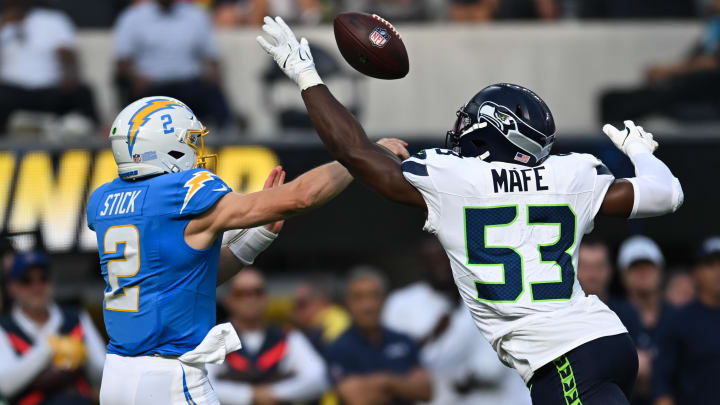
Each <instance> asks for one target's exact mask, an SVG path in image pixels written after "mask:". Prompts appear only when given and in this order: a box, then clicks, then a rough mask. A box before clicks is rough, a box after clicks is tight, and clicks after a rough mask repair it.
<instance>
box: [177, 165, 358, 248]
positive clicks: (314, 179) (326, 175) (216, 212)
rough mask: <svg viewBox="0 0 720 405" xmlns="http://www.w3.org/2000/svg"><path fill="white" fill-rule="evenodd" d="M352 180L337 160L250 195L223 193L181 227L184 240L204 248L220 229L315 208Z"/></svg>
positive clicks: (256, 223) (242, 226) (261, 222)
mask: <svg viewBox="0 0 720 405" xmlns="http://www.w3.org/2000/svg"><path fill="white" fill-rule="evenodd" d="M351 181H352V176H350V173H348V171H347V170H346V169H345V168H344V167H343V166H342V165H341V164H339V163H337V162H332V163H327V164H325V165H322V166H320V167H316V168H315V169H312V170H310V171H309V172H307V173H304V174H302V175H301V176H300V177H298V178H297V179H295V180H293V181H291V182H290V183H287V184H281V185H278V186H277V187H272V188H269V189H265V190H262V191H258V192H255V193H250V194H239V193H228V194H225V195H224V196H223V197H222V198H220V200H218V202H217V203H216V204H215V205H213V207H212V208H210V209H209V210H207V211H206V212H204V213H203V214H201V215H199V216H198V217H196V218H194V219H193V220H192V221H190V222H189V223H188V225H187V226H186V227H185V241H186V242H187V243H188V245H190V246H191V247H192V248H194V249H206V248H208V247H210V245H212V244H213V243H214V242H215V240H216V239H217V238H218V236H220V235H221V234H222V233H223V232H225V231H227V230H231V229H246V228H253V227H256V226H259V225H265V224H269V223H272V222H275V221H279V220H283V219H286V218H289V217H292V216H294V215H298V214H301V213H303V212H306V211H309V210H311V209H313V208H315V207H319V206H321V205H323V204H325V203H327V202H328V201H330V200H331V199H333V198H334V197H335V196H336V195H338V194H340V192H341V191H343V190H344V189H345V188H346V187H347V186H348V185H349V184H350V182H351Z"/></svg>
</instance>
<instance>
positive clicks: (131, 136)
mask: <svg viewBox="0 0 720 405" xmlns="http://www.w3.org/2000/svg"><path fill="white" fill-rule="evenodd" d="M175 107H182V108H187V107H186V106H185V104H182V103H179V102H177V101H174V100H168V99H165V98H155V99H152V100H148V102H147V103H145V105H143V106H142V107H140V109H139V110H137V111H136V112H135V114H133V115H132V117H130V121H128V125H129V126H130V127H129V128H128V134H127V144H128V153H129V154H130V156H132V150H133V147H134V146H135V140H136V139H137V134H138V131H139V130H140V128H142V126H143V125H145V124H146V123H147V122H148V121H149V120H150V116H151V115H153V114H155V113H156V112H158V111H162V110H169V109H173V108H175ZM188 110H189V108H188Z"/></svg>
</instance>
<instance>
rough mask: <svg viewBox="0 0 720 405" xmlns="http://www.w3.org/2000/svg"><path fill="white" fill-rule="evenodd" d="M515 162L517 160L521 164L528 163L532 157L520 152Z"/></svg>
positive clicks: (516, 155)
mask: <svg viewBox="0 0 720 405" xmlns="http://www.w3.org/2000/svg"><path fill="white" fill-rule="evenodd" d="M515 160H517V161H518V162H520V163H527V162H529V161H530V156H529V155H524V154H522V153H520V152H518V153H516V154H515Z"/></svg>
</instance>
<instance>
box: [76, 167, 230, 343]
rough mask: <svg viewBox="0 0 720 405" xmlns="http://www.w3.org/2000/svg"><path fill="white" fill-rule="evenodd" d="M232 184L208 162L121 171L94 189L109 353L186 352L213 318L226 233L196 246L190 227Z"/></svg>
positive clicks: (92, 217)
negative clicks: (133, 174) (130, 175)
mask: <svg viewBox="0 0 720 405" xmlns="http://www.w3.org/2000/svg"><path fill="white" fill-rule="evenodd" d="M229 192H230V188H229V187H228V186H227V185H226V184H225V183H224V182H223V181H222V180H220V179H219V178H218V177H217V176H215V175H214V174H212V172H210V171H208V170H205V169H194V170H189V171H184V172H180V173H169V174H163V175H160V176H156V177H152V178H149V179H147V180H138V181H124V180H122V179H120V178H118V179H115V180H114V181H112V182H110V183H106V184H104V185H102V186H100V187H99V188H98V189H97V190H95V191H94V192H93V194H92V195H91V196H90V201H89V203H88V207H87V218H88V226H89V227H90V229H92V230H94V231H95V233H96V234H97V241H98V250H99V253H100V267H101V271H102V275H103V277H104V278H105V283H106V287H105V300H104V311H103V313H104V317H105V328H106V329H107V333H108V336H109V337H110V343H109V344H108V353H113V354H118V355H121V356H141V355H147V354H162V355H175V356H176V355H181V354H183V353H185V352H188V351H190V350H192V349H194V348H195V346H197V345H198V344H199V343H200V342H201V341H202V339H203V338H204V337H205V335H206V334H207V332H208V331H209V330H210V328H212V327H213V326H214V325H215V285H216V283H217V267H218V259H219V255H220V243H221V238H218V240H216V241H215V243H213V245H212V246H211V247H210V248H208V249H203V250H196V249H193V248H191V247H190V246H188V245H187V243H186V242H185V238H184V231H185V227H186V226H187V224H188V222H189V221H190V220H191V219H192V217H193V216H196V215H198V214H201V213H203V212H205V211H206V210H208V209H210V208H211V207H212V206H213V205H214V204H215V203H216V202H217V201H218V200H219V199H220V197H222V196H224V195H225V194H227V193H229Z"/></svg>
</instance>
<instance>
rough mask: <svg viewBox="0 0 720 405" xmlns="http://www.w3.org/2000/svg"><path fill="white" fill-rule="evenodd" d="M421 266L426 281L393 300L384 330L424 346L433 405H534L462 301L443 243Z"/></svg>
mask: <svg viewBox="0 0 720 405" xmlns="http://www.w3.org/2000/svg"><path fill="white" fill-rule="evenodd" d="M420 260H421V266H422V274H423V276H424V279H423V280H422V281H418V282H415V283H413V284H410V285H409V286H407V287H404V288H401V289H398V290H396V291H394V292H393V293H391V294H390V296H389V297H388V300H387V303H386V305H385V308H384V310H383V324H384V325H385V326H387V327H388V328H390V329H392V330H395V331H398V332H403V333H406V334H408V335H409V336H410V337H412V338H413V339H415V340H416V341H418V342H419V343H420V345H421V351H420V361H421V363H422V364H423V365H424V366H425V367H426V368H427V370H428V371H429V372H430V374H431V375H432V378H433V399H432V402H431V404H433V405H445V404H456V405H459V404H468V405H469V404H494V405H522V404H528V405H529V404H530V393H529V391H528V389H527V387H526V386H525V383H524V382H523V380H522V378H521V377H520V375H519V374H518V373H517V372H515V371H514V370H512V369H510V368H507V367H505V366H503V365H502V363H500V360H499V359H498V357H497V354H496V353H495V351H494V350H493V349H492V347H491V346H490V344H489V343H487V341H486V340H485V338H484V337H483V336H482V334H481V333H480V331H479V330H478V329H477V327H476V326H475V323H474V322H473V320H472V317H471V316H470V313H469V312H468V310H467V308H465V306H464V305H463V304H462V302H461V301H460V296H459V294H458V291H457V287H456V286H455V283H454V281H453V275H452V269H451V268H450V262H449V260H448V258H447V255H446V254H445V250H444V249H443V247H442V245H440V243H439V242H438V241H437V239H435V238H428V239H426V240H425V242H424V243H423V244H422V245H421V248H420ZM412 302H422V305H408V303H412Z"/></svg>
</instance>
